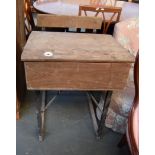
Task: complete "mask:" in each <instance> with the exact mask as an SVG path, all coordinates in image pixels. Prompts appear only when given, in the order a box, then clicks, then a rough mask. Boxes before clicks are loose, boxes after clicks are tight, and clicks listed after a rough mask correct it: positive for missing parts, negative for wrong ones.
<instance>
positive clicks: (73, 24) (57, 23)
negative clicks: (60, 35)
mask: <svg viewBox="0 0 155 155" xmlns="http://www.w3.org/2000/svg"><path fill="white" fill-rule="evenodd" d="M101 25H102V19H101V18H96V17H79V16H64V15H49V14H38V15H37V27H44V28H76V29H77V28H83V29H96V30H97V29H101Z"/></svg>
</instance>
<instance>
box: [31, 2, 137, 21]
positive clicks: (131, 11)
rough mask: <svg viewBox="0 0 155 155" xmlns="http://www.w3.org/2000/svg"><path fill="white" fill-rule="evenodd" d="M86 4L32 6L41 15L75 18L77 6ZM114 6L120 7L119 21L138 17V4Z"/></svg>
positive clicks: (56, 3) (44, 3)
mask: <svg viewBox="0 0 155 155" xmlns="http://www.w3.org/2000/svg"><path fill="white" fill-rule="evenodd" d="M88 4H90V0H48V1H41V0H40V1H36V2H34V4H33V6H34V8H35V9H36V10H37V11H39V12H42V13H48V14H56V15H74V16H76V15H78V12H79V5H88ZM116 6H117V7H122V13H121V16H120V21H122V20H126V19H127V18H133V17H138V16H139V4H136V3H129V2H123V1H117V3H116ZM94 14H95V13H93V12H88V15H89V16H94ZM99 16H100V17H102V14H101V15H100V14H99ZM107 16H108V15H107Z"/></svg>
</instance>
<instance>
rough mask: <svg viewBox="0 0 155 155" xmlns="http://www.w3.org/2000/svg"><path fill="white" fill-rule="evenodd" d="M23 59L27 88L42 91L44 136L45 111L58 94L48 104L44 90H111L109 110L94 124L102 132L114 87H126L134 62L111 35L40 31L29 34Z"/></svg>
mask: <svg viewBox="0 0 155 155" xmlns="http://www.w3.org/2000/svg"><path fill="white" fill-rule="evenodd" d="M21 59H22V61H24V65H25V73H26V83H27V89H29V90H42V91H43V94H42V109H41V112H40V113H41V114H40V115H41V116H40V118H41V124H42V125H41V132H40V139H41V140H42V135H43V132H42V131H43V126H44V111H45V110H46V109H47V107H48V106H49V104H51V102H52V101H53V100H54V99H55V97H56V96H55V97H54V98H52V100H51V101H50V102H49V103H47V105H45V90H84V91H92V90H108V93H107V97H106V100H105V103H104V107H106V111H104V112H103V117H101V123H100V124H99V126H98V128H97V127H95V128H96V132H97V135H98V136H101V135H102V130H103V125H104V121H105V117H106V112H107V108H108V105H109V103H110V99H109V98H110V97H111V94H112V93H111V91H112V90H117V89H123V88H124V87H125V85H126V81H127V78H128V73H129V69H130V65H131V63H133V62H134V57H133V56H132V55H130V53H129V52H128V51H127V50H126V49H124V48H123V47H121V45H119V44H118V43H117V42H116V41H115V39H114V38H113V37H112V36H111V35H103V34H86V33H67V32H39V31H38V32H37V31H33V32H32V33H31V34H30V37H29V39H28V41H27V43H26V45H25V47H24V50H23V53H22V57H21ZM89 101H90V100H89ZM93 119H94V118H93Z"/></svg>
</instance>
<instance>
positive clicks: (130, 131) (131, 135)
mask: <svg viewBox="0 0 155 155" xmlns="http://www.w3.org/2000/svg"><path fill="white" fill-rule="evenodd" d="M134 83H135V97H134V101H133V107H132V109H131V112H130V114H129V118H128V128H127V141H128V144H129V147H130V151H131V153H132V155H138V154H139V146H138V142H137V137H135V135H138V134H139V129H138V128H136V130H135V129H134V125H136V124H134V119H135V118H134V117H136V116H135V112H137V108H138V106H139V53H138V54H137V56H136V61H135V65H134ZM137 117H138V116H137ZM137 123H138V122H137ZM135 132H136V133H135Z"/></svg>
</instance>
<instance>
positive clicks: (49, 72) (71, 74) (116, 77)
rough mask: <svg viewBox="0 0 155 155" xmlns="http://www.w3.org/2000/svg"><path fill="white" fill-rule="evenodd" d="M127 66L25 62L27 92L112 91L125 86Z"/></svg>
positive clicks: (120, 64)
mask: <svg viewBox="0 0 155 155" xmlns="http://www.w3.org/2000/svg"><path fill="white" fill-rule="evenodd" d="M129 69H130V63H79V62H25V72H26V82H27V88H28V89H30V90H104V89H108V90H113V89H122V88H123V87H124V86H125V85H126V81H127V77H128V73H129Z"/></svg>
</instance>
